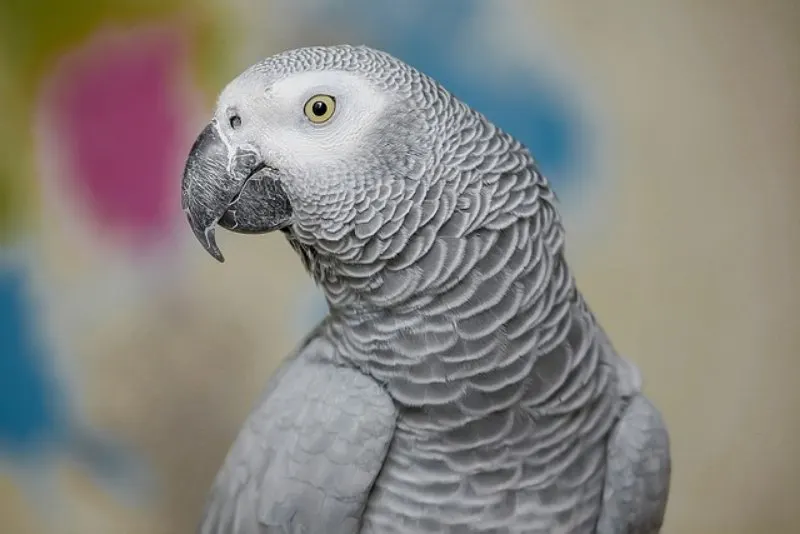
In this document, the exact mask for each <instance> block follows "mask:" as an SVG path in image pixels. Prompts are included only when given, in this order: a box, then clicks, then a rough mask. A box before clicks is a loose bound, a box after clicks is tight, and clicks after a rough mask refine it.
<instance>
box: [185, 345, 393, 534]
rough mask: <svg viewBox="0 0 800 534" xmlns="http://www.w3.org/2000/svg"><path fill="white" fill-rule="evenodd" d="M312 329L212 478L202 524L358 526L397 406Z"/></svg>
mask: <svg viewBox="0 0 800 534" xmlns="http://www.w3.org/2000/svg"><path fill="white" fill-rule="evenodd" d="M326 352H327V349H326V347H325V346H324V343H321V342H319V341H318V340H317V339H315V338H312V339H310V340H309V341H308V342H307V344H306V345H305V346H304V347H303V348H302V349H301V350H300V351H299V352H298V353H297V355H295V356H293V357H291V358H289V359H288V360H287V361H286V362H285V363H284V365H282V366H281V368H280V369H279V371H278V372H277V373H276V375H275V377H274V378H273V379H272V381H271V383H270V384H269V385H268V388H267V391H266V393H265V395H264V396H263V397H262V399H261V400H260V401H259V403H258V406H257V407H256V408H255V410H254V411H253V412H252V413H251V415H250V417H249V418H248V420H247V422H246V423H245V426H244V428H243V429H242V431H241V432H240V433H239V435H238V437H237V439H236V441H235V443H234V445H233V447H232V448H231V450H230V452H229V453H228V456H227V458H226V461H225V463H224V465H223V467H222V469H221V470H220V472H219V474H218V475H217V478H216V480H215V482H214V486H213V488H212V491H211V495H210V497H209V499H208V503H207V505H206V511H205V514H204V519H203V522H202V525H201V527H200V532H201V534H223V533H224V534H229V533H236V534H272V533H275V534H295V533H297V534H300V533H310V532H330V533H335V534H354V533H357V532H358V531H359V526H360V522H361V519H360V518H361V513H362V511H363V509H364V507H365V505H366V502H367V496H368V495H369V491H370V489H371V487H372V484H373V482H374V479H375V477H376V476H377V474H378V471H379V470H380V468H381V465H382V464H383V459H384V457H385V455H386V451H387V449H388V446H389V442H390V440H391V436H392V432H393V429H394V424H395V412H396V409H395V406H394V404H393V403H392V401H391V399H390V398H389V396H388V395H386V393H385V392H384V391H383V390H382V389H381V388H380V387H379V386H378V385H377V384H376V383H375V382H374V381H373V380H372V379H370V378H369V377H366V376H364V375H362V374H361V373H359V372H357V371H354V370H353V369H351V368H348V367H341V366H337V365H334V364H333V363H332V362H331V361H330V360H327V359H326Z"/></svg>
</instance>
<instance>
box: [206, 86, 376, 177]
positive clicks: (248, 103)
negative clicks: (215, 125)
mask: <svg viewBox="0 0 800 534" xmlns="http://www.w3.org/2000/svg"><path fill="white" fill-rule="evenodd" d="M260 77H261V76H260V75H259V73H257V72H248V73H246V74H245V75H243V76H241V77H240V78H238V79H236V80H234V81H233V82H231V84H230V85H229V86H228V87H226V88H225V90H224V91H223V93H222V95H220V99H219V107H218V108H217V119H218V120H219V121H220V122H221V123H222V129H223V130H227V131H228V132H229V137H230V139H231V141H232V142H234V143H236V142H237V137H238V136H242V137H243V138H242V139H241V141H246V142H251V143H254V144H257V145H258V146H259V147H260V148H261V149H262V150H263V152H264V156H265V157H266V158H268V159H273V161H275V163H278V164H279V165H280V164H282V165H288V166H291V167H295V168H296V169H298V170H300V169H306V170H312V169H315V168H318V167H319V166H324V165H325V164H326V163H328V162H335V161H337V160H341V159H343V158H347V157H348V154H349V153H350V152H351V151H353V150H354V149H355V148H356V147H358V146H359V145H360V143H361V141H362V139H363V136H364V134H365V133H366V132H368V131H369V130H370V129H371V128H372V126H373V124H375V121H376V120H377V119H378V117H379V116H380V115H381V114H382V113H383V110H384V107H385V105H386V96H385V95H384V94H383V93H381V92H379V91H377V90H376V89H375V88H374V87H373V86H372V85H371V84H370V83H369V82H368V81H367V80H365V79H364V78H362V77H360V76H358V75H357V74H353V73H349V72H345V71H337V70H330V71H310V72H301V73H297V74H291V75H289V76H287V77H285V78H282V79H279V80H277V81H276V82H275V83H273V84H272V85H268V84H265V83H264V81H263V80H261V79H259V78H260ZM316 95H328V96H330V97H332V98H333V99H334V100H335V102H336V105H335V109H334V112H333V114H332V115H331V117H330V119H328V120H327V121H325V122H323V123H314V122H312V121H311V120H310V119H309V118H308V117H307V116H306V114H305V112H304V108H305V106H306V102H308V100H309V99H310V98H312V97H314V96H316ZM228 109H236V111H237V113H238V114H239V115H240V117H241V121H242V122H241V127H240V128H237V130H239V131H235V130H232V129H231V128H230V127H229V126H228V120H229V117H227V115H226V110H228Z"/></svg>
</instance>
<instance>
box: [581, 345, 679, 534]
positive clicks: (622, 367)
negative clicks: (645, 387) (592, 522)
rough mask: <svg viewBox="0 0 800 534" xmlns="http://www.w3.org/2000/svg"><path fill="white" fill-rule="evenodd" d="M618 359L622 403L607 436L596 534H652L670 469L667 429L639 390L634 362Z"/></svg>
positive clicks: (657, 525)
mask: <svg viewBox="0 0 800 534" xmlns="http://www.w3.org/2000/svg"><path fill="white" fill-rule="evenodd" d="M619 360H620V361H619V362H617V363H618V366H617V369H618V371H619V376H618V379H619V384H620V390H621V391H620V393H621V394H622V395H621V396H622V401H623V403H624V408H623V409H622V411H621V413H620V417H619V419H618V421H617V423H616V424H615V426H614V427H613V429H612V432H611V434H610V436H609V440H608V445H607V455H606V458H607V463H606V477H605V485H604V490H603V505H602V510H601V514H600V517H599V521H598V524H597V534H657V533H658V532H659V531H660V530H661V526H662V524H663V521H664V513H665V511H666V507H667V498H668V494H669V486H670V476H671V470H672V464H671V457H670V440H669V433H668V432H667V427H666V425H665V423H664V420H663V418H662V416H661V413H660V412H659V410H658V409H657V408H656V407H655V406H654V405H653V403H652V402H650V400H649V399H648V398H647V397H646V396H645V395H644V394H643V393H641V392H640V391H639V386H640V385H641V379H640V377H639V374H638V371H637V370H636V369H635V366H633V364H631V363H630V362H627V361H626V360H624V359H622V358H620V359H619Z"/></svg>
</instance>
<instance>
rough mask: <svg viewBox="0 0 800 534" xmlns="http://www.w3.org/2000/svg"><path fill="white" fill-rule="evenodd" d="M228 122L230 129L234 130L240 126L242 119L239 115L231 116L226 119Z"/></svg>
mask: <svg viewBox="0 0 800 534" xmlns="http://www.w3.org/2000/svg"><path fill="white" fill-rule="evenodd" d="M228 122H229V123H230V125H231V128H233V129H234V130H235V129H236V128H238V127H239V126H241V125H242V118H241V117H240V116H239V115H237V114H234V115H231V117H230V118H229V119H228Z"/></svg>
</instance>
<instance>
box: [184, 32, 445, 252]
mask: <svg viewBox="0 0 800 534" xmlns="http://www.w3.org/2000/svg"><path fill="white" fill-rule="evenodd" d="M457 109H458V104H457V103H456V102H455V101H454V100H453V99H451V98H450V97H449V95H448V94H447V93H446V92H445V91H444V89H443V88H441V87H440V86H438V84H436V83H435V82H433V81H432V80H431V79H429V78H427V77H426V76H424V75H422V74H420V73H419V72H417V71H416V70H415V69H413V68H411V67H410V66H408V65H406V64H404V63H403V62H401V61H400V60H397V59H395V58H394V57H392V56H390V55H388V54H386V53H384V52H381V51H377V50H374V49H371V48H368V47H363V46H359V47H354V46H349V45H341V46H333V47H310V48H301V49H296V50H291V51H288V52H283V53H281V54H278V55H275V56H272V57H270V58H267V59H266V60H264V61H262V62H260V63H257V64H255V65H253V66H252V67H250V68H248V69H247V70H246V71H244V72H243V73H242V74H241V75H239V76H238V77H237V78H236V79H234V80H233V81H232V82H230V83H229V84H228V85H227V87H225V88H224V90H223V91H222V92H221V94H220V96H219V99H218V102H217V107H216V110H215V111H214V114H213V118H212V119H211V121H210V122H209V124H208V125H207V126H206V127H205V128H204V129H203V131H202V132H201V133H200V135H199V136H198V138H197V140H196V141H195V143H194V145H193V146H192V148H191V150H190V153H189V156H188V160H187V162H186V165H185V169H184V174H183V181H182V201H181V202H182V207H183V209H184V211H185V213H186V214H187V217H188V220H189V224H190V225H191V227H192V230H193V232H194V234H195V236H196V237H197V238H198V239H199V240H200V242H201V244H202V245H203V247H204V248H205V249H206V250H207V251H208V252H209V253H210V254H211V255H212V256H213V257H214V258H216V259H217V260H218V261H220V262H221V261H224V257H223V255H222V253H221V252H220V249H219V247H218V246H217V244H216V240H215V235H214V230H215V227H216V226H221V227H222V228H225V229H227V230H230V231H234V232H239V233H266V232H271V231H275V230H283V231H284V232H286V233H287V234H291V236H292V238H293V239H296V240H298V241H300V242H301V243H304V244H307V245H309V246H313V247H316V248H323V249H327V251H328V252H330V253H336V254H339V255H346V254H350V255H351V256H353V255H354V254H356V252H355V251H356V250H360V249H361V248H363V246H364V244H365V243H366V242H367V241H368V240H369V238H370V237H372V236H374V235H376V234H377V233H378V232H379V231H380V230H381V229H382V228H383V229H384V230H383V231H384V232H387V229H386V226H387V223H389V222H391V221H392V220H395V219H398V220H399V219H402V217H403V216H404V215H405V214H407V213H408V210H409V206H410V204H411V203H412V201H415V200H418V199H417V198H412V197H413V196H414V193H415V191H416V190H417V186H418V185H419V184H420V183H421V182H423V181H424V180H426V175H428V174H429V173H430V170H431V166H432V165H435V160H436V157H435V156H434V152H435V151H434V149H433V148H434V145H435V143H436V142H437V138H438V137H437V135H436V130H437V128H439V127H441V117H443V116H447V115H449V114H450V115H452V114H453V112H454V111H455V110H457ZM439 142H441V141H439ZM418 196H419V194H418V195H417V197H418ZM403 210H405V211H403ZM395 230H397V228H396V227H395Z"/></svg>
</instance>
